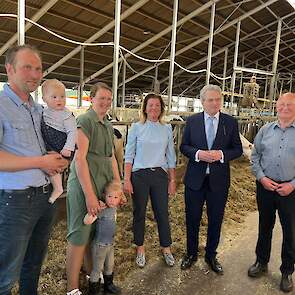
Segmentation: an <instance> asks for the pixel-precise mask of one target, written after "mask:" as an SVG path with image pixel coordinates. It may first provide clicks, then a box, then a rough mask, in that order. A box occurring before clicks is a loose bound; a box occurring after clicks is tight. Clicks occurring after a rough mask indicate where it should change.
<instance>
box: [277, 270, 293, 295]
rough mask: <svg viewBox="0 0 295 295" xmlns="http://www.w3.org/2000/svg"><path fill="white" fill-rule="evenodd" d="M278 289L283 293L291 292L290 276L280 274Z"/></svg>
mask: <svg viewBox="0 0 295 295" xmlns="http://www.w3.org/2000/svg"><path fill="white" fill-rule="evenodd" d="M280 289H281V290H282V291H283V292H285V293H288V292H291V291H292V290H293V281H292V275H291V274H290V275H287V274H282V279H281V284H280Z"/></svg>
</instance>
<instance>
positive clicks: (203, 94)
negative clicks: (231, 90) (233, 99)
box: [200, 84, 222, 102]
mask: <svg viewBox="0 0 295 295" xmlns="http://www.w3.org/2000/svg"><path fill="white" fill-rule="evenodd" d="M207 91H216V92H219V93H220V96H221V95H222V92H221V88H220V87H219V86H217V85H213V84H208V85H205V86H204V87H203V88H202V89H201V91H200V99H201V101H202V102H203V101H204V100H205V99H206V93H207Z"/></svg>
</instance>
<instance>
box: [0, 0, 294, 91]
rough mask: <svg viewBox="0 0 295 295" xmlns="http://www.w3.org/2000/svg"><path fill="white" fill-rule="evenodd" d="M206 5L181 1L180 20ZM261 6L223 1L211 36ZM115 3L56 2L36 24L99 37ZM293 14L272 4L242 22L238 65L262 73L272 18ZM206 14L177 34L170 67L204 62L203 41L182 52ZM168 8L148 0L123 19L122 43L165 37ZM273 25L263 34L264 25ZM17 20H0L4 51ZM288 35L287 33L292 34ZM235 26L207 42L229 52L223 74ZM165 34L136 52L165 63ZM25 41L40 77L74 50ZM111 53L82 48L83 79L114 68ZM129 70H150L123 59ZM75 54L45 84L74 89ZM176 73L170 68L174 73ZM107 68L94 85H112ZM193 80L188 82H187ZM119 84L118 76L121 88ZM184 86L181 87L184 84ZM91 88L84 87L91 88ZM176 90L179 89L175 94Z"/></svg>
mask: <svg viewBox="0 0 295 295" xmlns="http://www.w3.org/2000/svg"><path fill="white" fill-rule="evenodd" d="M47 2H48V1H45V0H44V1H43V0H26V16H27V17H29V18H32V17H33V15H34V14H35V13H36V12H37V11H38V10H40V9H41V7H42V6H43V5H45V4H46V3H47ZM137 2H138V1H137V0H132V1H131V0H128V1H124V0H123V1H122V12H123V11H126V10H127V9H128V8H130V7H131V6H132V5H134V4H136V3H137ZM207 2H208V1H205V0H202V1H199V0H181V1H179V11H178V20H180V19H182V18H183V17H185V16H186V15H188V14H190V13H191V12H193V11H194V10H196V9H198V8H200V7H202V6H203V5H204V4H206V3H207ZM267 2H268V1H267V0H259V1H253V0H252V1H251V0H244V1H234V0H221V1H219V2H218V3H217V4H216V15H215V30H218V29H220V27H221V28H223V27H224V26H226V25H227V24H229V23H230V22H231V21H233V20H236V19H237V18H238V17H243V16H244V15H245V14H246V13H247V12H249V11H251V10H252V9H255V8H257V7H258V6H260V5H262V4H263V3H267ZM114 9H115V1H110V0H60V1H58V2H57V3H56V4H55V5H54V6H53V7H51V8H50V9H49V11H47V12H46V13H45V14H44V15H43V16H42V17H41V18H40V19H39V21H38V23H39V24H40V25H43V26H45V27H46V28H48V29H50V30H53V31H55V32H56V33H58V34H60V35H62V36H64V37H67V38H70V39H73V40H76V41H84V40H86V39H88V38H90V37H91V36H92V35H93V34H95V33H96V32H97V31H99V30H101V29H102V28H103V27H104V26H105V25H106V24H108V23H110V22H111V21H113V19H114ZM292 12H294V10H293V8H292V7H291V6H290V5H289V4H288V3H287V2H286V1H285V0H278V1H275V2H274V3H273V4H271V5H269V6H268V7H266V8H264V9H261V10H260V11H258V12H256V13H255V14H253V15H251V16H250V17H248V18H246V19H245V20H243V21H242V24H241V33H240V38H241V39H242V40H241V43H240V47H239V48H240V50H239V64H241V61H242V58H244V64H245V66H248V67H255V65H256V64H257V63H258V65H259V69H264V70H267V69H269V68H271V65H272V55H273V51H274V44H275V39H276V30H277V23H276V22H277V19H278V18H281V17H284V16H286V15H288V14H290V13H292ZM0 13H17V0H2V1H1V7H0ZM210 13H211V10H210V8H208V9H206V10H205V11H203V12H202V13H200V14H199V15H197V16H195V17H194V18H192V19H191V20H188V21H187V22H185V23H184V24H183V25H182V26H179V27H178V28H177V29H178V31H177V45H176V51H179V50H182V51H183V52H182V53H181V54H178V53H176V61H177V62H178V63H180V64H181V65H182V66H184V67H189V66H190V64H192V63H194V62H196V61H198V60H200V59H202V58H204V57H206V56H207V46H208V38H206V39H205V40H204V41H203V42H201V43H199V44H197V45H195V46H194V47H193V48H191V49H187V50H183V49H186V48H187V47H188V46H189V45H190V44H192V43H193V42H195V41H197V40H199V39H200V38H202V37H204V36H208V33H209V26H210ZM172 14H173V1H171V0H150V1H148V2H147V3H146V4H145V5H143V6H142V7H141V8H139V9H138V10H137V11H135V12H134V13H133V14H131V15H130V16H129V17H127V18H126V19H124V20H123V21H122V22H121V39H120V44H121V45H122V46H124V47H126V48H128V49H129V50H132V49H134V48H136V47H137V46H139V45H140V44H142V43H144V42H145V41H147V40H149V39H150V38H152V37H153V36H155V35H156V34H158V33H160V32H161V31H163V30H165V29H166V28H167V27H169V26H170V25H171V24H172ZM293 19H294V18H293V17H289V18H286V19H285V20H284V22H283V26H282V37H281V48H280V56H279V67H278V69H279V71H282V72H292V71H294V68H295V66H294V63H295V58H294V57H293V55H294V48H293V47H294V20H293ZM272 22H274V24H273V25H272V26H270V27H268V28H266V26H268V24H270V23H272ZM16 23H17V21H16V19H13V18H3V17H2V18H1V21H0V47H2V46H3V45H4V44H5V43H6V42H7V41H8V40H9V38H10V37H12V36H13V35H14V34H15V33H16V30H17V26H16ZM257 30H260V31H259V32H258V33H257V34H255V35H253V36H251V37H249V38H247V36H249V34H251V33H252V32H254V31H257ZM292 30H293V31H292ZM113 31H114V28H112V29H110V30H109V31H108V32H106V33H105V34H103V35H102V36H101V37H99V38H98V39H97V40H95V42H112V41H113ZM235 34H236V25H232V26H230V27H229V28H227V29H226V30H223V31H222V30H220V32H219V33H218V32H216V33H215V35H214V40H213V53H214V52H216V51H217V50H219V49H221V48H223V47H224V46H229V61H228V74H230V73H231V72H232V60H233V53H234V42H235ZM170 39H171V31H169V32H168V33H166V34H165V35H163V36H162V37H161V38H159V39H158V40H156V41H154V42H153V43H151V44H149V45H148V46H146V47H145V48H143V49H142V50H140V51H139V52H138V54H139V55H141V56H143V57H145V58H152V59H157V58H167V57H168V58H169V55H170ZM26 41H27V43H31V44H33V45H35V46H37V47H38V48H39V49H40V51H41V52H42V53H43V59H44V70H46V69H48V68H49V67H50V66H52V65H54V64H55V63H57V62H58V61H59V60H60V59H61V58H62V57H64V56H65V55H67V54H68V53H70V52H71V51H72V50H73V49H74V48H76V47H77V45H74V44H71V43H68V42H65V41H62V40H60V39H58V38H56V37H54V36H51V35H50V34H49V33H47V32H44V31H43V30H41V29H40V28H37V27H36V26H33V27H32V28H30V29H29V30H28V31H27V32H26ZM112 59H113V49H112V47H109V48H107V47H103V48H102V47H95V48H94V47H86V48H85V78H87V77H89V76H90V75H92V74H94V73H95V72H97V71H98V70H101V69H102V68H104V67H105V66H107V65H108V64H110V63H111V62H112ZM127 61H128V63H129V64H130V66H131V67H132V70H131V69H130V68H127V78H128V77H131V76H133V75H134V74H135V73H136V72H140V71H141V70H144V69H146V68H148V67H150V66H151V65H153V63H147V62H144V61H142V60H139V59H136V58H135V57H130V58H128V59H127ZM3 64H4V55H2V56H1V57H0V79H2V80H5V76H4V75H3V74H4V73H5V69H4V66H3ZM205 67H206V61H204V62H203V63H201V64H200V65H198V66H196V67H194V69H195V70H198V69H204V68H205ZM168 70H169V63H165V64H161V65H159V67H158V80H164V79H165V78H166V77H167V76H168ZM154 71H155V70H154V69H152V70H151V71H149V72H147V73H146V75H147V76H149V77H147V76H140V77H138V78H136V79H134V80H132V81H131V82H129V83H128V84H127V87H130V88H143V90H148V89H149V88H150V87H151V85H152V79H151V76H153V75H154ZM79 72H80V70H79V54H76V55H75V56H73V57H71V58H70V59H69V60H68V61H66V63H64V64H63V65H61V66H59V67H58V68H57V69H55V70H54V71H53V72H52V73H50V75H49V76H48V77H57V78H62V79H63V81H68V82H69V85H75V84H76V85H77V84H78V83H79ZM176 72H179V68H178V67H175V73H176ZM212 72H213V73H214V74H217V75H221V74H222V72H223V54H220V55H218V56H216V57H214V58H213V59H212ZM111 73H112V69H111V68H110V69H108V70H106V71H105V72H103V73H102V74H101V75H99V76H98V77H97V78H95V80H97V79H99V80H103V81H105V82H107V83H109V84H111V81H112V80H111ZM188 75H189V74H187V73H185V74H184V72H182V73H181V74H179V75H176V76H175V80H176V81H178V82H184V87H187V85H189V83H191V82H190V80H189V79H188V78H187V77H188ZM193 77H195V79H196V77H198V75H196V74H195V76H192V78H193ZM121 80H122V71H121V72H120V77H119V81H121ZM186 80H187V81H188V82H187V84H186V83H185V81H186ZM204 80H205V75H204V74H203V77H202V78H201V79H200V85H202V84H203V83H204ZM91 82H92V81H89V83H91ZM166 86H167V81H165V82H163V84H162V85H161V89H165V88H166ZM175 91H178V90H175Z"/></svg>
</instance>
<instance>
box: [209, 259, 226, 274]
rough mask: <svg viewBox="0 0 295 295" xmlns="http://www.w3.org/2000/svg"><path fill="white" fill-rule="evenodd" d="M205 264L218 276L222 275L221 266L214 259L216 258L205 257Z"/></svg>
mask: <svg viewBox="0 0 295 295" xmlns="http://www.w3.org/2000/svg"><path fill="white" fill-rule="evenodd" d="M205 262H206V263H207V264H208V265H209V266H210V268H211V269H212V270H213V271H214V272H216V273H217V274H219V275H223V269H222V265H221V264H220V263H219V261H218V260H217V259H216V257H211V258H208V257H205Z"/></svg>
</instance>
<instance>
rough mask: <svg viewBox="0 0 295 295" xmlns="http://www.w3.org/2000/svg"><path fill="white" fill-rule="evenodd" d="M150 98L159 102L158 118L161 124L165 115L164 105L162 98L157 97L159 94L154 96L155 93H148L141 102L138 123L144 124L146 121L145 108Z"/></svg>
mask: <svg viewBox="0 0 295 295" xmlns="http://www.w3.org/2000/svg"><path fill="white" fill-rule="evenodd" d="M152 98H156V99H158V100H159V101H160V104H161V113H160V116H159V122H160V123H162V118H163V116H164V113H165V103H164V100H163V98H162V96H161V95H159V94H155V93H149V94H147V95H146V97H145V98H144V99H143V102H142V105H141V112H140V122H141V123H145V122H146V120H147V114H146V106H147V103H148V101H149V100H150V99H152Z"/></svg>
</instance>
